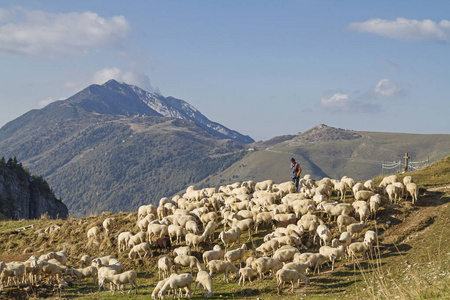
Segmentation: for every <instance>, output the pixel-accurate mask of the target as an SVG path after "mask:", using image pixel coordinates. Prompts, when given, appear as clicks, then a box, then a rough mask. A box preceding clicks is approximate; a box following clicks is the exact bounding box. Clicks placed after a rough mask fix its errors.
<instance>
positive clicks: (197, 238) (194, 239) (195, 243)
mask: <svg viewBox="0 0 450 300" xmlns="http://www.w3.org/2000/svg"><path fill="white" fill-rule="evenodd" d="M205 241H206V237H205V236H203V235H196V234H193V233H188V234H186V245H188V246H191V247H193V248H194V250H198V247H199V246H200V244H201V243H204V242H205Z"/></svg>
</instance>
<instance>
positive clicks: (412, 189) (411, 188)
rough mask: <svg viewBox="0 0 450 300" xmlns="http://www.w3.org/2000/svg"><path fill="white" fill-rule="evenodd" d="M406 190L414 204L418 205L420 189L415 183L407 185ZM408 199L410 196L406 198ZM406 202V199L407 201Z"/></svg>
mask: <svg viewBox="0 0 450 300" xmlns="http://www.w3.org/2000/svg"><path fill="white" fill-rule="evenodd" d="M406 190H407V191H408V193H409V194H410V195H411V198H412V203H413V204H416V203H417V198H418V197H419V187H418V186H417V184H415V183H414V182H410V183H407V184H406ZM406 198H408V195H407V196H406ZM405 200H406V199H405Z"/></svg>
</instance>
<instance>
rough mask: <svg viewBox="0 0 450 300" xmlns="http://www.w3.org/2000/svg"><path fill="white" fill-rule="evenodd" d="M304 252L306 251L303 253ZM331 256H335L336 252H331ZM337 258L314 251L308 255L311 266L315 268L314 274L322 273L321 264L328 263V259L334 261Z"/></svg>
mask: <svg viewBox="0 0 450 300" xmlns="http://www.w3.org/2000/svg"><path fill="white" fill-rule="evenodd" d="M302 254H304V253H302ZM331 256H334V254H331ZM334 259H335V258H333V257H330V256H326V255H323V254H321V253H312V254H311V255H309V256H308V260H309V261H310V265H311V268H314V272H313V274H315V273H316V270H317V274H320V266H321V265H323V264H324V263H326V262H327V261H328V260H330V261H333V260H334Z"/></svg>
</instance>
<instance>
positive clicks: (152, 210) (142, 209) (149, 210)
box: [138, 204, 158, 220]
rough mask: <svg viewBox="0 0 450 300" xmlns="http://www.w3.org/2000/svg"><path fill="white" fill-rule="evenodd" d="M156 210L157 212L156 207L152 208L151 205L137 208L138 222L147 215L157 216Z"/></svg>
mask: <svg viewBox="0 0 450 300" xmlns="http://www.w3.org/2000/svg"><path fill="white" fill-rule="evenodd" d="M157 210H158V208H157V207H156V206H154V205H153V204H149V205H142V206H140V207H139V208H138V220H141V219H142V218H144V217H145V216H147V215H148V214H153V215H155V216H157V215H158V213H157Z"/></svg>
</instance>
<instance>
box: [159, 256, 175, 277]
mask: <svg viewBox="0 0 450 300" xmlns="http://www.w3.org/2000/svg"><path fill="white" fill-rule="evenodd" d="M171 268H172V262H171V261H170V259H168V258H167V257H165V256H164V257H161V258H160V259H159V260H158V279H159V280H161V272H162V274H163V278H166V277H167V276H168V275H169V271H170V269H171Z"/></svg>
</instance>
